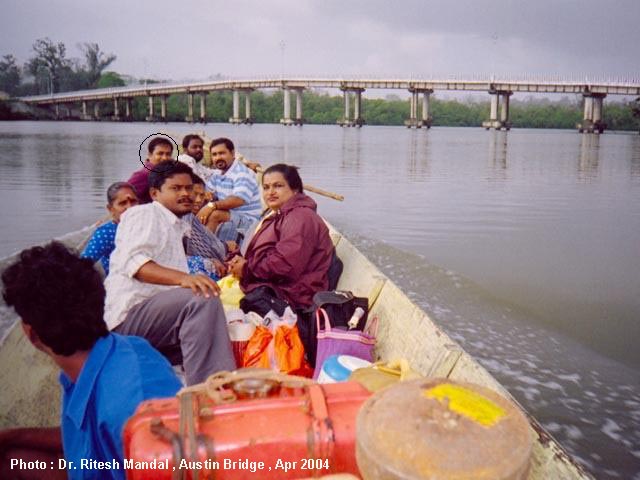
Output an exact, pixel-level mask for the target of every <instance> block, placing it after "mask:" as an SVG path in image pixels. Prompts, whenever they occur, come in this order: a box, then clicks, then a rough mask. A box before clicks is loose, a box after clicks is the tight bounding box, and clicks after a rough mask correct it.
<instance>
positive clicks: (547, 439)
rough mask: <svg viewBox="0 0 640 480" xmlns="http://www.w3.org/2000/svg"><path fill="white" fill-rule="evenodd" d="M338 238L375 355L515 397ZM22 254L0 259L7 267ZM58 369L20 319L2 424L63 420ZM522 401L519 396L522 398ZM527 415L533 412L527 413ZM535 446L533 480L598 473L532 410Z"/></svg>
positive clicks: (1, 351)
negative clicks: (368, 320) (374, 320)
mask: <svg viewBox="0 0 640 480" xmlns="http://www.w3.org/2000/svg"><path fill="white" fill-rule="evenodd" d="M92 230H93V229H92V228H91V227H88V228H85V229H83V230H80V231H78V232H74V233H71V234H68V235H66V236H65V237H62V238H60V239H59V240H60V241H62V242H64V243H65V244H67V245H69V246H72V247H76V248H80V247H81V246H82V245H83V244H84V243H85V242H86V241H87V239H88V238H89V236H90V235H91V233H92ZM331 237H332V240H333V242H334V244H335V245H336V250H337V253H338V256H339V257H340V258H341V259H342V261H343V262H344V272H343V274H342V277H341V278H340V282H339V284H338V288H339V289H343V290H351V291H352V292H353V293H354V294H355V295H358V296H366V297H368V298H369V305H370V306H371V314H372V315H377V316H378V317H379V328H378V345H377V347H376V354H377V356H378V357H379V358H380V359H382V360H391V359H394V358H399V357H403V358H406V359H407V360H408V361H409V363H410V365H411V367H412V368H413V369H414V370H416V371H418V372H420V373H421V374H423V375H425V376H428V377H429V376H431V377H447V378H450V379H453V380H459V381H465V382H471V383H475V384H478V385H481V386H485V387H488V388H490V389H492V390H494V391H496V392H498V393H500V394H502V395H503V396H506V397H508V398H511V399H512V400H513V401H514V402H515V400H514V399H513V398H512V397H511V395H510V394H509V392H508V391H507V390H506V389H505V388H504V387H503V386H502V385H500V384H499V383H498V381H497V380H496V379H495V378H493V377H492V376H491V374H489V372H487V370H485V369H484V368H483V367H482V366H481V365H480V364H479V363H478V362H476V361H475V360H474V359H473V358H472V357H471V356H470V355H469V354H467V353H466V352H465V351H464V350H463V349H462V348H461V347H460V346H459V345H458V344H457V343H456V342H454V341H453V340H452V339H451V338H449V336H447V334H446V333H444V331H442V330H441V329H440V328H439V327H438V326H437V325H436V324H435V323H434V322H433V321H432V320H431V319H430V318H429V316H428V315H427V314H426V313H425V312H424V311H423V310H422V309H420V308H419V307H418V306H417V305H415V304H414V303H413V302H411V300H409V298H408V297H407V296H406V295H405V294H404V293H403V292H402V291H401V290H400V289H399V288H398V286H397V285H395V284H394V283H393V282H392V281H391V280H389V279H388V278H387V277H386V276H385V275H384V274H382V272H380V270H379V269H378V268H376V267H375V266H374V265H373V264H372V263H371V262H370V261H369V260H368V259H367V258H366V257H365V256H364V255H363V254H362V253H361V252H360V251H358V250H357V249H356V248H355V247H354V245H353V244H352V243H351V242H350V241H349V240H348V239H346V238H345V237H343V236H342V235H341V234H340V233H339V232H337V231H336V230H335V229H333V228H332V229H331ZM15 258H16V256H15V255H13V256H10V257H7V258H5V259H3V260H2V261H0V270H2V269H4V268H5V267H6V266H8V265H9V264H11V263H12V262H13V261H14V260H15ZM0 320H1V321H2V322H3V324H7V323H8V322H15V320H16V318H15V314H14V313H13V312H12V311H11V310H9V309H8V308H7V307H6V306H5V305H4V304H2V305H0ZM57 375H58V371H57V368H56V367H55V366H54V365H53V364H52V363H51V362H50V361H49V360H48V358H47V357H45V356H44V354H42V353H40V352H38V351H36V350H35V349H34V348H33V347H32V346H31V344H30V343H29V342H28V340H27V339H26V338H25V337H24V335H23V334H22V329H21V328H20V326H19V324H17V323H15V324H14V325H13V327H12V328H11V329H10V330H9V331H8V333H7V335H6V336H5V338H4V339H3V341H2V344H1V346H0V382H1V385H2V390H3V394H2V395H1V396H0V428H6V427H15V426H51V425H56V424H58V423H59V405H60V395H59V385H58V382H57ZM515 403H517V402H515ZM525 414H526V412H525ZM527 417H528V419H529V422H530V426H531V433H532V436H533V438H534V448H533V457H532V464H531V470H530V474H529V478H530V479H531V480H543V479H544V480H547V479H567V480H568V479H589V478H592V477H591V475H589V474H588V473H587V472H585V470H584V469H583V468H582V467H581V466H580V465H579V464H577V463H576V462H575V461H574V460H573V459H572V458H571V457H570V456H569V455H568V453H567V452H566V451H565V450H564V449H563V448H562V447H561V446H560V445H559V444H558V443H557V442H556V441H555V440H554V439H553V438H552V437H551V436H550V435H549V434H548V433H547V432H546V431H545V430H544V429H543V428H542V427H541V425H539V424H538V422H537V421H536V420H535V419H534V418H532V417H531V416H530V415H527Z"/></svg>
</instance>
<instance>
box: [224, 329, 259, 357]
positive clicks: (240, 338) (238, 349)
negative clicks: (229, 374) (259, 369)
mask: <svg viewBox="0 0 640 480" xmlns="http://www.w3.org/2000/svg"><path fill="white" fill-rule="evenodd" d="M227 328H228V329H229V339H230V340H231V350H232V351H233V357H234V358H235V360H236V366H237V367H238V368H241V367H242V359H243V357H244V352H245V350H246V349H247V345H248V344H249V339H250V338H251V335H253V332H254V331H255V329H256V326H255V325H254V324H253V323H244V322H239V321H236V322H231V323H229V324H227Z"/></svg>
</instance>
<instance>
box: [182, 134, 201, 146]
mask: <svg viewBox="0 0 640 480" xmlns="http://www.w3.org/2000/svg"><path fill="white" fill-rule="evenodd" d="M191 140H200V141H201V142H202V143H204V140H202V137H201V136H200V135H196V134H194V133H190V134H189V135H185V136H184V138H183V139H182V148H184V149H185V150H186V149H187V147H188V146H189V143H191Z"/></svg>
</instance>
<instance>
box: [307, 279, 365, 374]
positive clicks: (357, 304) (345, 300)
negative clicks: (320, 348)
mask: <svg viewBox="0 0 640 480" xmlns="http://www.w3.org/2000/svg"><path fill="white" fill-rule="evenodd" d="M321 308H322V309H324V311H325V312H326V313H327V315H329V319H330V320H331V325H332V326H334V327H344V328H349V320H351V319H352V318H353V319H354V320H355V321H356V323H355V329H356V330H363V329H364V327H365V325H366V324H367V315H368V312H369V299H368V298H366V297H355V296H354V295H353V293H351V292H348V291H343V290H334V291H326V292H318V293H316V294H315V295H314V296H313V305H312V306H311V307H310V308H309V309H308V310H306V311H300V312H298V317H299V318H300V321H299V322H298V329H299V331H300V339H301V340H302V343H303V344H304V349H305V351H306V353H307V360H308V361H309V364H310V365H311V366H312V367H316V366H318V367H322V365H316V351H317V336H318V330H317V326H316V312H317V311H318V309H321ZM358 309H360V310H358ZM356 311H357V312H358V313H357V314H356ZM354 314H355V316H354Z"/></svg>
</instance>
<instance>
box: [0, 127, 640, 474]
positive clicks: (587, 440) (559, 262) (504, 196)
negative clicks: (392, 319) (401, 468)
mask: <svg viewBox="0 0 640 480" xmlns="http://www.w3.org/2000/svg"><path fill="white" fill-rule="evenodd" d="M203 128H204V130H205V131H206V133H207V134H208V135H209V136H210V137H214V136H229V137H230V138H232V139H233V140H234V141H235V142H236V145H237V150H238V151H239V152H242V153H243V154H244V155H245V156H246V157H248V158H250V159H253V160H257V161H260V162H261V163H262V164H263V165H269V164H271V163H276V162H286V163H293V164H296V165H298V166H299V167H300V168H301V170H300V172H301V175H302V177H303V180H304V181H305V182H306V183H309V184H313V185H316V186H319V187H321V188H325V189H328V190H333V191H336V192H339V193H341V194H343V195H345V197H346V199H345V201H344V202H343V203H339V202H336V201H333V200H329V199H325V198H320V197H314V198H316V199H317V201H318V204H319V210H320V213H321V214H323V215H324V216H325V217H326V218H327V219H328V220H329V221H331V222H332V223H334V224H335V225H336V226H337V227H338V228H339V229H340V230H341V231H342V232H343V233H345V234H346V235H347V236H348V237H349V238H350V239H351V240H352V241H353V242H354V243H355V244H356V245H357V246H358V247H359V248H360V249H361V250H362V251H363V253H364V254H365V255H367V256H368V257H369V258H370V259H371V260H372V261H374V263H376V264H377V265H378V266H379V267H380V268H381V269H382V270H383V271H384V272H385V273H386V274H387V275H388V276H389V277H390V278H391V279H392V280H394V281H395V282H396V283H397V284H398V285H399V286H400V287H401V288H403V290H405V292H407V293H408V294H409V295H410V296H411V298H412V299H413V300H414V301H415V302H416V303H418V304H419V305H420V306H421V307H423V308H424V309H425V310H426V311H427V312H428V313H429V314H430V315H431V316H432V318H433V319H434V320H435V321H436V322H437V323H438V324H440V325H441V326H442V327H443V328H444V329H445V330H446V331H447V332H448V333H449V334H450V335H451V337H452V338H454V339H455V340H456V341H458V342H459V343H460V344H461V345H462V346H463V348H465V349H466V350H467V351H468V352H469V353H471V354H472V355H473V356H475V357H476V358H477V359H478V360H479V361H480V362H481V363H482V364H483V365H484V366H485V367H486V368H487V369H488V370H489V371H491V372H492V373H493V374H494V375H495V376H496V378H497V379H498V380H499V381H501V382H502V383H503V384H504V385H505V386H506V387H507V388H508V389H509V390H510V391H511V392H512V393H513V394H514V396H515V397H516V398H517V399H518V400H519V401H520V402H521V403H522V404H523V405H524V406H525V407H526V408H527V409H528V410H529V411H530V412H531V413H532V414H533V415H534V416H535V417H536V418H537V419H538V420H539V421H541V423H542V424H543V425H544V426H545V427H546V428H547V430H548V431H549V432H550V433H551V434H552V435H554V436H555V437H556V438H557V439H558V440H559V441H560V442H561V443H562V444H563V445H564V446H565V447H566V448H567V449H568V450H569V451H570V452H571V453H572V454H573V455H574V456H575V457H576V458H577V459H578V460H579V461H580V462H581V463H583V464H584V465H585V466H586V467H587V469H589V470H590V471H591V472H593V473H594V474H595V475H596V477H597V478H624V479H628V478H633V479H640V348H638V345H637V344H638V342H639V341H640V274H639V272H640V136H638V135H637V134H635V135H634V134H619V133H614V132H607V133H606V134H604V135H602V136H597V135H581V134H578V133H576V132H573V131H560V130H513V131H510V132H492V131H485V130H482V129H480V128H433V129H431V130H429V131H426V130H421V131H416V130H407V129H404V128H400V127H364V128H362V129H348V128H347V129H341V128H339V127H334V126H311V125H307V126H304V127H302V128H299V127H290V128H285V127H282V126H280V125H253V126H251V127H248V126H231V125H226V124H216V125H206V126H204V127H202V126H197V127H190V126H189V125H186V124H143V123H134V124H116V123H80V122H58V123H56V122H38V123H36V122H5V123H1V122H0V186H1V189H0V199H1V201H2V205H3V206H4V208H3V209H2V210H0V224H2V234H1V235H0V257H1V256H5V255H7V254H10V253H12V252H14V251H16V250H19V249H21V248H23V247H25V246H28V245H31V244H34V243H37V242H42V241H44V240H47V239H49V238H51V237H54V236H57V235H61V234H63V233H66V232H69V231H72V230H74V229H78V228H80V227H83V226H85V225H88V224H90V223H92V222H94V221H95V220H96V219H98V218H99V217H101V216H102V215H104V213H105V209H104V204H105V198H104V192H105V190H106V187H107V186H108V185H109V184H110V183H112V182H113V181H116V180H121V179H126V178H127V177H128V176H129V174H130V173H131V172H132V171H134V170H136V169H137V168H139V167H140V163H139V160H138V149H139V145H140V142H142V140H143V139H144V138H145V137H147V136H148V135H150V134H152V133H155V132H164V133H169V134H174V135H175V137H176V140H177V141H179V140H180V137H181V136H182V135H183V134H185V133H188V132H190V131H191V130H194V129H195V130H198V131H200V130H202V129H203Z"/></svg>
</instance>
